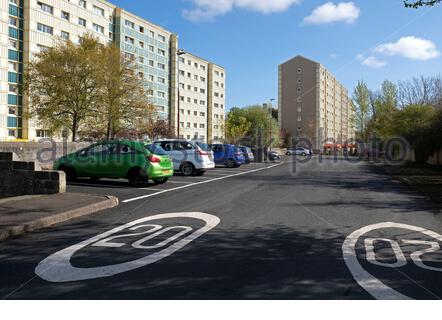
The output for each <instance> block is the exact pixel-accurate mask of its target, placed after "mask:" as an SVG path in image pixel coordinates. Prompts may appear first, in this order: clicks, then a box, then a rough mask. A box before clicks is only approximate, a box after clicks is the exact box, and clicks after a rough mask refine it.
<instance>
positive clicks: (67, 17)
mask: <svg viewBox="0 0 442 320" xmlns="http://www.w3.org/2000/svg"><path fill="white" fill-rule="evenodd" d="M61 18H62V19H63V20H69V19H70V15H69V12H66V11H62V12H61Z"/></svg>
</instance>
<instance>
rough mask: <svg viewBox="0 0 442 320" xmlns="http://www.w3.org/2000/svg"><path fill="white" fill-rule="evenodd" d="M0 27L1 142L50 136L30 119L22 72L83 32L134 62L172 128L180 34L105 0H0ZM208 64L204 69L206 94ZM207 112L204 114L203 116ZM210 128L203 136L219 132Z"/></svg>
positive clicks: (175, 104)
mask: <svg viewBox="0 0 442 320" xmlns="http://www.w3.org/2000/svg"><path fill="white" fill-rule="evenodd" d="M0 24H1V28H0V46H1V50H0V141H1V140H10V141H14V140H24V141H33V140H38V139H40V138H44V137H48V136H49V132H48V131H47V130H45V128H44V127H42V126H41V125H40V124H39V123H38V121H36V119H28V116H27V103H26V101H24V99H23V96H22V93H23V70H24V68H25V66H26V63H27V62H28V61H30V60H31V59H33V57H34V55H35V53H37V52H39V51H41V50H45V49H47V48H48V47H51V46H53V45H54V44H55V43H56V41H57V40H58V39H65V40H68V39H69V40H71V41H72V42H74V43H79V42H80V41H81V37H82V36H83V35H84V34H85V33H90V34H93V35H94V36H95V37H97V38H98V39H99V41H100V42H102V43H103V44H106V43H109V42H114V43H116V44H117V46H118V47H119V48H120V49H121V53H122V54H123V55H125V56H127V57H129V58H133V59H134V60H135V61H136V69H137V72H138V74H139V75H140V77H142V78H143V79H144V81H145V86H146V89H148V90H147V92H148V94H149V96H150V99H151V101H152V103H153V104H154V105H155V106H156V107H157V111H158V116H159V117H160V118H162V119H168V120H170V121H171V123H172V124H176V119H177V114H178V84H177V78H178V57H177V50H178V36H177V35H175V34H173V33H172V32H170V31H168V30H165V29H164V28H162V27H160V26H158V25H156V24H154V23H151V22H149V21H147V20H145V19H142V18H140V17H139V16H137V15H134V14H132V13H130V12H127V11H125V10H122V9H120V8H118V7H116V6H115V5H113V4H111V3H109V2H106V1H103V0H0ZM210 65H211V64H207V65H206V73H207V76H206V78H207V84H206V85H207V89H206V90H207V94H209V82H210V81H209V79H210V78H209V75H208V73H209V70H210ZM221 70H222V69H221ZM218 72H219V71H218ZM222 74H223V75H224V71H222ZM213 78H214V77H213ZM214 81H215V80H214ZM216 81H217V82H218V83H219V81H218V80H216ZM222 89H224V88H222ZM221 94H222V96H223V97H224V94H225V92H224V91H221V90H220V92H219V95H221ZM218 98H219V99H222V98H220V97H214V98H213V99H212V98H211V99H209V97H207V98H206V100H205V101H206V103H207V105H206V107H207V109H209V108H210V101H215V100H217V99H218ZM201 100H204V99H201ZM222 101H223V100H222ZM214 103H218V104H221V102H220V101H218V102H214ZM222 104H224V103H223V102H222ZM192 112H193V110H192ZM209 114H210V113H209V111H207V112H206V116H208V115H209ZM206 122H208V121H206ZM192 126H193V122H192ZM214 128H215V125H213V128H212V127H211V128H210V134H207V133H205V135H206V136H207V137H209V136H211V135H212V132H214V134H213V135H214V136H216V135H218V134H220V133H219V132H218V131H217V130H216V129H214ZM198 129H199V123H198ZM207 131H209V129H207ZM186 136H187V134H186ZM201 136H202V134H201Z"/></svg>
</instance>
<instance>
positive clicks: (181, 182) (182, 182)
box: [167, 180, 194, 184]
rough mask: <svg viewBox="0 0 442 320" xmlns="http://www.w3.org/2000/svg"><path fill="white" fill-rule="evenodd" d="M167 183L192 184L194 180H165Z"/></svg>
mask: <svg viewBox="0 0 442 320" xmlns="http://www.w3.org/2000/svg"><path fill="white" fill-rule="evenodd" d="M167 183H176V184H194V182H184V181H170V180H169V181H167Z"/></svg>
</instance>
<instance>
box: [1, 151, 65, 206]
mask: <svg viewBox="0 0 442 320" xmlns="http://www.w3.org/2000/svg"><path fill="white" fill-rule="evenodd" d="M13 160H14V155H13V154H12V153H10V152H0V198H5V197H16V196H24V195H37V194H55V193H64V192H66V175H65V173H64V172H60V171H35V164H34V162H23V161H13Z"/></svg>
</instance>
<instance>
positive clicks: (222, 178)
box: [122, 163, 283, 203]
mask: <svg viewBox="0 0 442 320" xmlns="http://www.w3.org/2000/svg"><path fill="white" fill-rule="evenodd" d="M282 164H283V163H278V164H275V165H273V166H269V167H264V168H259V169H255V170H250V171H246V172H240V173H236V174H231V175H228V176H224V177H219V178H213V179H210V180H206V181H200V182H195V183H192V184H188V185H185V186H180V187H176V188H171V189H167V190H163V191H160V192H156V193H153V194H147V195H144V196H140V197H136V198H132V199H127V200H124V201H122V202H123V203H129V202H133V201H137V200H142V199H147V198H151V197H154V196H157V195H159V194H163V193H167V192H172V191H175V190H181V189H185V188H189V187H193V186H196V185H201V184H205V183H209V182H213V181H219V180H224V179H228V178H233V177H238V176H242V175H245V174H248V173H253V172H258V171H263V170H267V169H271V168H274V167H277V166H280V165H282Z"/></svg>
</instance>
